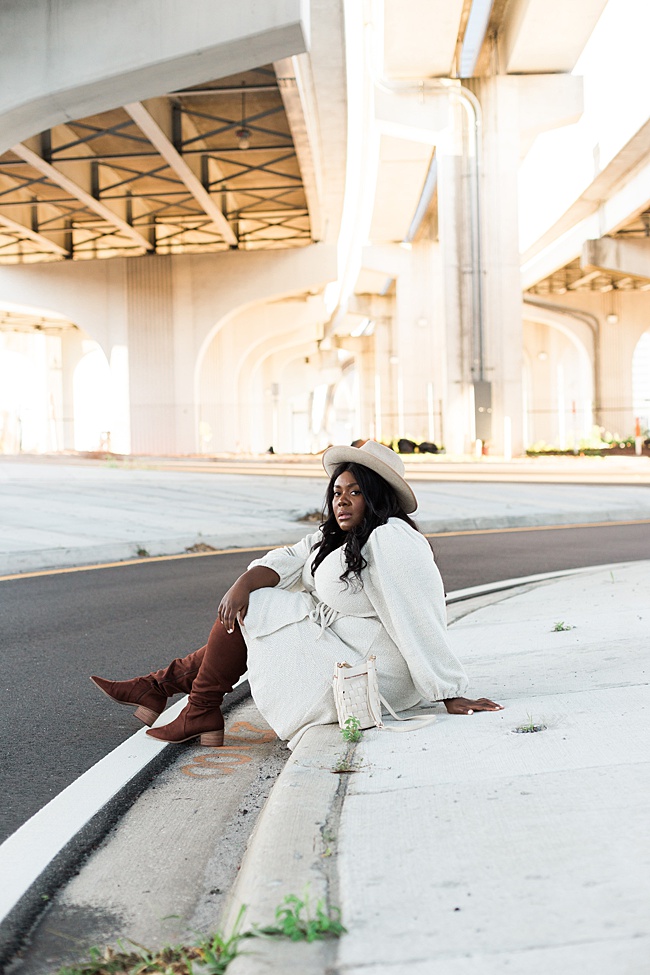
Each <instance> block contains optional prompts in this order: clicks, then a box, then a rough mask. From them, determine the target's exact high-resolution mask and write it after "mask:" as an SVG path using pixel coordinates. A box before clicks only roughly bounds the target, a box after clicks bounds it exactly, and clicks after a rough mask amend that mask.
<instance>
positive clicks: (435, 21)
mask: <svg viewBox="0 0 650 975" xmlns="http://www.w3.org/2000/svg"><path fill="white" fill-rule="evenodd" d="M462 13H463V0H409V2H408V3H404V0H384V24H383V70H384V73H385V74H386V75H387V76H388V77H391V78H440V77H442V78H447V77H449V75H450V74H451V69H452V65H453V62H454V56H455V54H456V43H457V41H458V31H459V27H460V21H461V16H462Z"/></svg>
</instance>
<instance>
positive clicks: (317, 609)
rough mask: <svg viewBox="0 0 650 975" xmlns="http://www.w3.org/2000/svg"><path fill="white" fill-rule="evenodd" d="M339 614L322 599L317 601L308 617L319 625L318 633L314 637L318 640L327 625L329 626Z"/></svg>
mask: <svg viewBox="0 0 650 975" xmlns="http://www.w3.org/2000/svg"><path fill="white" fill-rule="evenodd" d="M340 616H341V614H340V613H338V612H337V611H336V610H335V609H332V607H331V606H328V605H327V603H324V602H322V601H319V602H317V603H316V605H315V606H314V608H313V609H312V611H311V612H310V614H309V619H310V620H311V621H312V623H318V625H319V627H320V633H319V634H318V636H317V637H316V639H317V640H320V638H321V637H322V635H323V633H324V632H325V630H326V629H327V627H328V626H331V625H332V623H335V622H336V620H337V619H339V618H340Z"/></svg>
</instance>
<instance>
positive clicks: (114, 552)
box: [0, 508, 650, 576]
mask: <svg viewBox="0 0 650 975" xmlns="http://www.w3.org/2000/svg"><path fill="white" fill-rule="evenodd" d="M416 520H417V523H418V526H419V527H420V529H421V530H422V531H423V532H425V533H426V534H436V533H444V534H446V533H449V532H462V531H489V530H495V531H499V530H503V529H507V528H542V527H543V528H554V527H562V526H566V525H574V526H575V525H576V524H578V525H584V526H585V527H588V526H590V525H602V524H610V523H621V522H639V521H643V522H646V521H649V520H650V508H624V509H606V510H596V511H585V512H581V514H580V520H579V521H576V515H575V512H568V511H550V512H549V511H541V512H536V513H535V514H530V515H502V516H499V517H492V516H490V515H482V516H479V517H475V518H423V519H417V515H416ZM314 528H315V525H314V524H313V523H311V524H310V523H308V522H296V523H295V527H294V526H293V525H292V524H291V523H287V524H286V525H285V526H282V527H281V528H280V529H277V528H276V529H274V530H273V531H267V532H264V531H260V530H257V529H256V530H254V531H248V532H242V531H233V532H230V533H228V532H225V533H223V534H219V535H218V536H216V535H206V536H204V537H202V539H201V540H202V542H204V543H205V544H206V545H210V546H212V547H213V548H214V549H216V550H217V551H216V553H212V552H201V553H191V552H187V551H186V550H187V548H188V547H189V546H191V545H192V544H193V543H194V542H195V541H196V538H195V536H193V537H192V538H189V536H187V535H174V536H170V537H169V538H166V539H153V540H150V541H146V540H143V541H142V542H140V543H139V545H140V547H141V548H143V549H146V551H147V553H148V556H144V557H142V558H138V557H137V552H136V548H137V546H136V545H134V543H133V542H132V541H130V542H111V543H110V544H103V545H89V546H88V547H86V548H78V547H75V548H54V549H39V550H36V551H33V552H17V553H15V554H8V555H5V556H4V557H2V558H0V575H2V576H6V575H14V574H15V575H21V574H23V573H28V572H37V571H47V570H48V569H60V568H77V567H79V568H83V567H88V566H92V565H98V564H99V565H101V564H103V563H111V562H126V561H129V560H133V561H134V562H137V563H139V562H146V561H147V560H148V558H152V559H155V558H160V557H161V556H163V557H164V556H176V557H178V558H202V557H206V556H209V555H212V554H218V553H219V551H220V550H223V549H232V550H233V551H236V550H246V549H249V548H250V549H251V551H256V550H258V551H263V550H265V549H267V548H274V547H277V546H281V545H292V544H294V542H296V541H298V540H299V539H300V538H302V537H303V536H304V535H305V534H306V533H307V532H308V531H310V530H312V531H313V530H314Z"/></svg>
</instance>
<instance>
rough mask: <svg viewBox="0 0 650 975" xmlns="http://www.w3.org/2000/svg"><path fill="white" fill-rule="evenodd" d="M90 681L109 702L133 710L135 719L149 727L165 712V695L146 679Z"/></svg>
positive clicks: (98, 678) (95, 679) (99, 678)
mask: <svg viewBox="0 0 650 975" xmlns="http://www.w3.org/2000/svg"><path fill="white" fill-rule="evenodd" d="M90 679H91V681H92V682H93V684H94V685H95V687H98V688H99V690H100V691H102V692H103V693H104V694H105V695H106V696H107V697H110V699H111V701H115V703H116V704H124V705H125V706H126V707H130V708H135V711H134V714H135V717H136V718H138V719H139V720H140V721H142V722H143V723H144V724H146V725H149V727H151V725H152V724H153V723H154V721H155V720H156V719H157V718H159V717H160V715H161V714H162V712H163V711H164V710H165V705H166V704H167V696H166V694H164V693H163V692H162V691H160V690H158V689H157V688H156V686H155V684H154V683H153V682H152V681H150V680H148V679H147V678H146V677H135V678H134V679H133V680H106V679H105V678H104V677H91V678H90Z"/></svg>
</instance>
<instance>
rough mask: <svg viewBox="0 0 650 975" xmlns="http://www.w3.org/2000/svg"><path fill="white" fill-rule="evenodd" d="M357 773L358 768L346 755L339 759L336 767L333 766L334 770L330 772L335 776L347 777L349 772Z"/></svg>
mask: <svg viewBox="0 0 650 975" xmlns="http://www.w3.org/2000/svg"><path fill="white" fill-rule="evenodd" d="M358 771H359V768H358V766H356V765H353V764H352V762H351V761H350V759H349V757H348V756H347V755H344V756H343V758H340V759H339V760H338V762H337V763H336V765H335V766H334V768H333V769H332V772H333V773H334V774H335V775H349V774H350V773H351V772H358Z"/></svg>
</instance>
